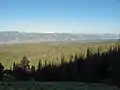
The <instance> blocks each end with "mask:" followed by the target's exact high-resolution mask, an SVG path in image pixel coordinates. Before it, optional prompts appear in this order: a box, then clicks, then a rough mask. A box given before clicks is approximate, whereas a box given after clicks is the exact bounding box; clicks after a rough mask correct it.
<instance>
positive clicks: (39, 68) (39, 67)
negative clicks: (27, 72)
mask: <svg viewBox="0 0 120 90" xmlns="http://www.w3.org/2000/svg"><path fill="white" fill-rule="evenodd" d="M41 67H42V64H41V60H39V63H38V69H37V70H38V71H39V70H41Z"/></svg>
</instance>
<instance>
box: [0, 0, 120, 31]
mask: <svg viewBox="0 0 120 90" xmlns="http://www.w3.org/2000/svg"><path fill="white" fill-rule="evenodd" d="M0 31H20V32H21V31H24V32H43V33H44V32H47V33H53V32H54V33H120V0H0Z"/></svg>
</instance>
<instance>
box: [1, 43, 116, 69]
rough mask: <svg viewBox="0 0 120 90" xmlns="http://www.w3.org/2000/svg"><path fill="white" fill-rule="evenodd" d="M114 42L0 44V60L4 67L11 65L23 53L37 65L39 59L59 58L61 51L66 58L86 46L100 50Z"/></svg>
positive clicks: (82, 50) (83, 49)
mask: <svg viewBox="0 0 120 90" xmlns="http://www.w3.org/2000/svg"><path fill="white" fill-rule="evenodd" d="M113 44H115V43H110V42H109V43H77V42H74V43H73V42H68V43H39V44H10V45H0V60H1V62H2V63H3V65H5V67H6V68H9V67H11V66H12V64H13V62H19V61H20V60H21V59H22V57H23V55H24V54H26V55H27V57H28V59H29V60H30V64H31V65H35V66H36V65H37V64H38V61H39V59H41V60H42V61H43V62H44V60H45V59H46V60H48V63H49V62H50V61H54V62H55V63H56V58H58V59H60V58H61V53H62V54H64V55H65V56H66V57H67V58H66V60H67V59H68V57H69V55H70V54H75V53H77V54H81V55H82V54H83V52H84V51H86V49H87V47H88V46H89V47H91V48H94V50H93V51H94V52H95V51H96V49H95V48H96V47H100V46H102V47H101V51H105V50H106V49H107V48H109V45H113Z"/></svg>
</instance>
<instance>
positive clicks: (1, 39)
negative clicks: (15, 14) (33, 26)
mask: <svg viewBox="0 0 120 90" xmlns="http://www.w3.org/2000/svg"><path fill="white" fill-rule="evenodd" d="M117 39H118V35H117V34H109V33H105V34H84V33H77V34H72V33H27V32H18V31H1V32H0V43H37V42H57V41H108V40H112V41H117Z"/></svg>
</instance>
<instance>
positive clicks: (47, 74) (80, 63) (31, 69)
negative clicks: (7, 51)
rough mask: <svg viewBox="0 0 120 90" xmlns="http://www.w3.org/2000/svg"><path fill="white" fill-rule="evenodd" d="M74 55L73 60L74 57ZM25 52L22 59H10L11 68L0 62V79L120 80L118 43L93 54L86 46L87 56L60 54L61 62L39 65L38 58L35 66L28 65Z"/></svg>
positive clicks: (113, 82)
mask: <svg viewBox="0 0 120 90" xmlns="http://www.w3.org/2000/svg"><path fill="white" fill-rule="evenodd" d="M73 59H74V60H73ZM29 63H30V61H29V60H28V58H27V57H26V56H24V57H23V59H22V60H21V62H20V63H19V64H18V63H13V67H12V68H11V69H4V66H3V65H2V63H0V81H31V80H34V81H41V82H44V81H76V82H90V83H92V82H96V83H99V82H101V83H107V84H117V85H119V84H120V46H118V45H117V46H111V47H110V49H109V50H108V51H107V52H103V53H100V49H99V48H98V51H97V53H95V54H93V53H92V52H91V50H90V49H89V48H88V49H87V55H86V58H83V57H81V56H77V55H75V57H73V56H72V55H71V56H70V59H69V62H66V61H65V58H64V56H62V57H61V64H60V65H55V64H53V63H50V64H47V61H45V64H44V66H42V64H41V61H39V63H38V66H37V68H35V66H30V65H29Z"/></svg>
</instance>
